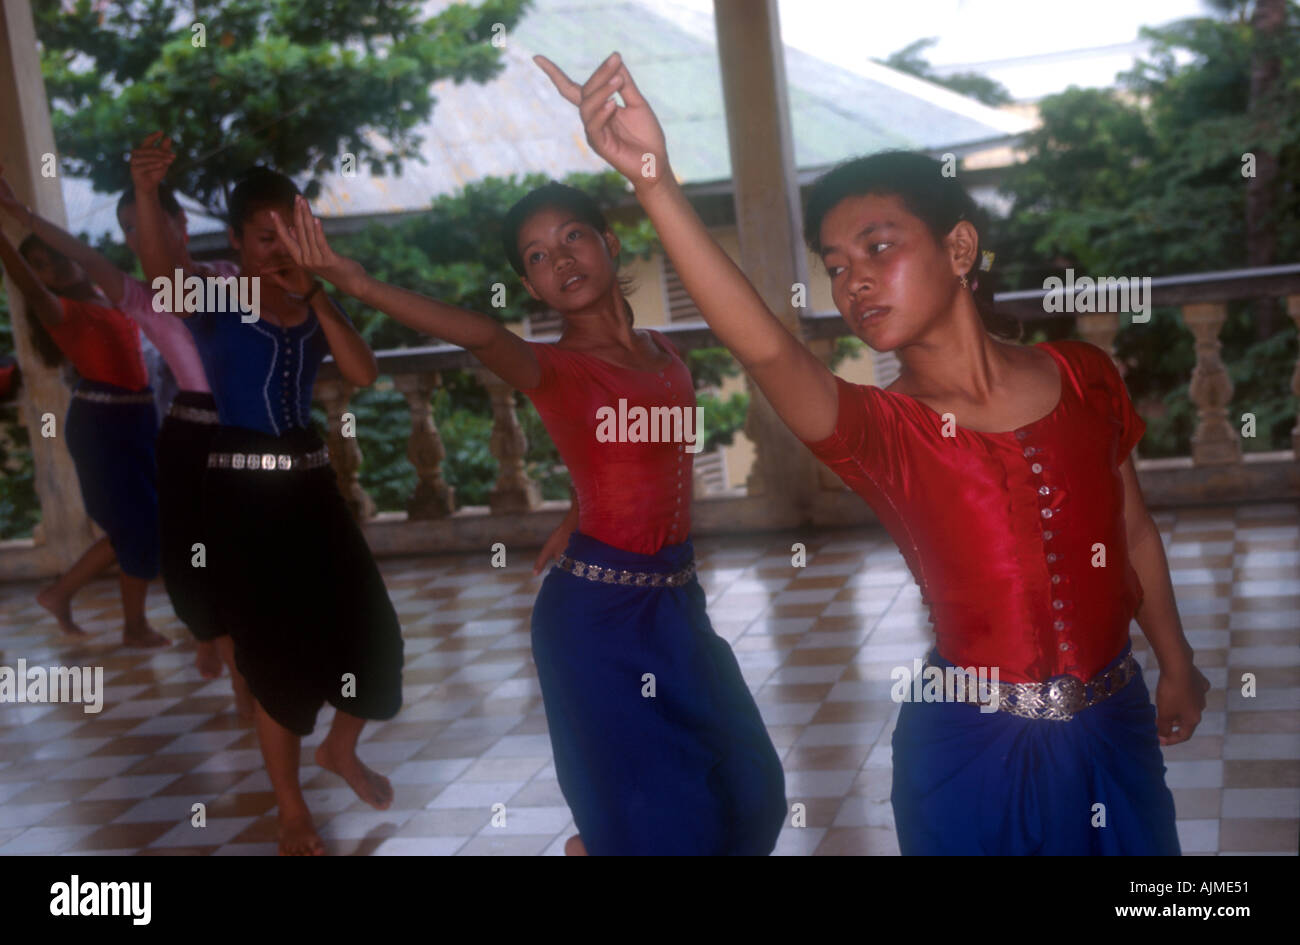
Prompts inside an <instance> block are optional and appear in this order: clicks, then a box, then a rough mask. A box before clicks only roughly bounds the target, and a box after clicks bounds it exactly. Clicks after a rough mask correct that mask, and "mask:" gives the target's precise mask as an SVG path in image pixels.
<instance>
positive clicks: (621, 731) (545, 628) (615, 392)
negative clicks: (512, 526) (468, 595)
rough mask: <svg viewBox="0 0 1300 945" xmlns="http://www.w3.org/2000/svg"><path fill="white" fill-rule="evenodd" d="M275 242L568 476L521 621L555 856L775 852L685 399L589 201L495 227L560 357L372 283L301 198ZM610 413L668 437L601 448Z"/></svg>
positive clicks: (691, 401)
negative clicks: (534, 685)
mask: <svg viewBox="0 0 1300 945" xmlns="http://www.w3.org/2000/svg"><path fill="white" fill-rule="evenodd" d="M276 226H277V231H278V232H279V235H280V239H281V241H282V242H283V243H284V244H285V246H286V247H288V250H289V252H290V254H291V255H292V257H293V260H294V262H295V263H297V264H298V265H301V266H303V267H305V268H306V269H308V270H309V271H311V272H314V273H316V274H317V275H320V276H322V277H323V278H326V279H329V280H330V282H332V283H334V284H335V285H336V286H337V287H338V288H339V289H341V290H342V291H344V292H346V293H347V294H349V295H352V296H354V297H356V298H358V299H360V300H361V301H362V302H364V303H366V304H368V305H371V306H373V307H374V308H377V309H379V310H381V311H383V312H385V313H387V314H388V315H390V316H391V317H393V318H395V319H397V320H398V321H400V322H402V323H403V324H406V325H409V326H411V327H412V328H415V329H417V330H419V331H423V332H426V333H428V334H431V335H434V336H435V337H438V338H442V339H444V340H446V341H449V342H452V343H454V344H459V345H463V346H464V347H465V348H466V349H468V350H469V351H470V352H472V353H473V354H474V356H475V357H477V358H478V359H479V360H480V361H482V362H483V364H484V365H485V366H486V367H487V368H488V369H489V370H491V371H493V372H495V373H496V374H497V375H498V376H500V377H501V378H502V379H503V380H505V381H507V382H509V383H510V384H512V385H514V386H515V387H517V388H519V389H520V390H521V391H523V392H524V393H525V394H526V395H527V396H528V397H529V398H530V399H531V400H532V401H533V403H534V404H536V406H537V409H538V412H539V413H540V414H541V416H542V420H543V422H544V423H545V424H546V427H547V430H548V431H549V432H550V434H551V436H552V438H553V439H554V440H555V443H556V446H557V447H558V449H559V451H560V455H561V456H562V457H563V459H564V462H565V465H566V466H567V467H568V469H569V472H570V474H571V475H572V477H573V483H574V490H575V492H576V496H577V503H576V504H577V516H578V529H577V530H576V531H573V530H571V529H569V528H568V523H566V526H564V527H562V528H561V533H564V532H566V531H571V534H568V535H567V545H566V546H565V549H564V553H563V554H561V555H560V556H559V560H558V562H557V566H556V567H555V568H553V569H552V570H551V571H550V572H549V574H548V575H547V577H546V580H545V582H544V583H543V585H542V589H541V591H540V593H539V594H538V597H537V603H536V605H535V606H534V608H533V616H532V646H533V658H534V661H535V662H536V664H537V674H538V680H539V683H540V686H541V690H542V698H543V700H544V702H545V705H546V720H547V727H548V729H549V731H550V737H551V747H552V752H553V754H554V757H555V769H556V776H557V779H558V780H559V784H560V789H561V791H562V792H563V794H564V798H565V800H566V801H567V802H568V804H569V807H570V808H571V809H572V811H573V818H574V822H575V823H576V824H577V826H578V831H579V835H578V836H575V837H571V838H570V839H569V842H568V843H567V844H566V846H565V850H566V852H568V853H570V854H579V855H580V854H585V853H589V854H592V855H637V854H647V855H659V854H671V855H684V854H705V855H766V854H768V853H770V852H772V849H773V847H774V846H775V845H776V840H777V836H778V834H779V833H780V831H781V826H782V823H783V821H784V819H785V814H786V805H785V777H784V774H783V773H782V771H781V762H780V758H779V756H778V755H777V753H776V749H775V747H774V746H773V745H772V740H771V738H770V737H769V736H768V734H767V730H766V728H765V727H764V725H763V719H762V717H761V715H760V714H759V712H758V707H757V706H756V705H755V703H754V700H753V697H752V696H751V695H750V694H749V690H748V688H747V687H746V685H745V680H744V677H743V676H742V674H741V672H740V667H739V665H738V664H737V662H736V658H735V656H734V655H733V654H732V652H731V648H730V646H728V644H727V642H726V641H725V640H723V639H722V638H721V637H719V636H718V635H717V633H716V632H714V630H713V627H712V626H711V624H710V622H709V618H708V614H707V613H706V611H705V599H704V591H703V589H702V588H701V587H700V583H699V581H698V579H697V578H696V576H695V564H694V551H693V546H692V544H691V541H690V499H691V462H690V457H691V455H692V451H691V449H690V447H691V445H692V444H693V443H695V442H698V440H697V439H696V438H697V437H698V435H699V433H700V431H699V430H698V428H697V427H696V426H695V425H694V418H695V413H694V407H695V396H694V385H693V384H692V383H691V375H690V371H689V370H688V369H687V367H686V365H685V363H684V362H683V361H682V359H681V357H680V356H679V355H678V353H677V351H676V349H675V348H674V347H673V345H672V344H671V342H669V341H668V339H667V338H665V337H664V336H663V335H661V334H659V333H658V332H640V331H636V330H635V329H634V328H633V326H632V318H631V310H630V308H629V307H628V304H627V300H626V299H625V298H624V297H623V294H622V292H621V291H620V288H619V284H618V280H617V273H616V270H617V257H618V252H619V244H618V238H617V237H616V236H615V235H614V233H613V232H612V231H611V230H610V228H609V226H608V225H607V224H606V222H605V220H604V217H603V215H602V214H601V212H600V209H599V208H598V207H597V206H596V205H595V202H594V201H592V199H591V198H590V197H589V196H587V195H586V194H583V193H582V192H581V191H577V190H575V189H574V188H572V187H566V186H564V185H561V184H557V183H551V184H548V185H546V186H544V187H541V188H538V189H537V190H534V191H532V192H531V193H529V194H528V195H527V196H525V197H524V198H523V199H522V200H520V201H519V203H517V204H516V205H515V206H514V207H512V208H511V210H510V212H509V213H507V214H506V219H505V221H504V225H503V227H502V231H503V232H502V237H503V248H504V249H505V252H506V256H507V258H508V259H509V260H510V263H511V266H512V267H513V268H514V269H515V271H516V272H517V273H519V275H520V277H521V278H522V280H523V283H524V286H525V287H526V288H527V290H528V292H529V293H530V294H531V295H532V296H533V297H534V298H536V299H540V300H542V301H544V302H545V303H546V304H547V305H548V306H550V307H551V308H553V309H555V310H556V311H558V312H560V313H561V314H562V315H563V316H564V324H565V327H564V334H563V335H562V336H561V338H560V340H559V341H558V342H557V343H555V344H540V343H535V342H528V341H525V340H523V339H522V338H519V337H518V336H517V335H515V334H514V333H512V332H511V331H509V330H508V329H507V328H506V327H505V326H504V325H502V324H501V323H500V322H498V321H497V320H496V319H495V318H492V317H490V316H487V315H482V314H479V313H477V312H471V311H467V310H465V309H461V308H457V307H455V306H453V305H448V304H446V303H443V302H439V301H436V300H434V299H429V298H426V297H424V296H422V295H418V294H416V293H414V292H409V291H407V290H405V289H400V288H397V287H396V286H391V285H386V284H385V283H382V282H380V281H378V280H376V279H374V278H373V277H371V276H369V275H368V274H367V273H366V272H365V271H364V269H362V267H361V266H360V265H359V264H358V263H356V262H355V261H353V260H350V259H346V258H344V257H341V256H339V255H337V254H336V253H334V252H333V250H331V249H330V247H329V245H328V243H327V241H326V240H325V235H324V232H323V230H322V228H321V225H320V222H319V221H318V220H314V219H312V217H311V215H310V213H309V211H308V208H307V204H306V201H304V200H302V199H301V198H300V199H299V200H298V202H297V207H296V214H295V220H294V230H293V232H292V233H291V232H290V231H289V229H288V228H287V227H285V226H284V225H283V223H282V221H278V220H277V224H276ZM624 406H626V407H627V409H628V414H629V415H630V414H631V413H632V411H633V410H646V411H647V412H648V413H649V415H650V416H655V417H659V418H662V417H669V418H670V420H669V425H668V428H667V429H665V428H664V426H663V425H662V423H661V424H660V426H659V427H658V429H657V431H656V432H655V433H651V431H650V430H649V429H643V430H642V431H641V433H640V434H634V433H633V431H632V429H631V428H629V430H628V435H627V437H626V441H624V439H623V438H622V437H621V436H615V437H613V438H611V437H610V436H608V435H607V434H608V433H610V432H612V431H611V430H602V426H601V424H602V416H603V415H605V412H606V411H612V410H617V409H621V408H622V407H624ZM654 411H662V412H661V413H655V412H654ZM674 411H676V412H675V413H674ZM674 418H675V419H674ZM688 422H689V423H690V424H691V427H690V429H687V423H688ZM674 423H675V424H676V425H673V424H674ZM620 432H621V431H620ZM641 434H644V435H641ZM665 434H666V435H665ZM545 556H546V552H545V551H544V552H543V557H545ZM540 563H544V562H543V561H540V560H539V564H540Z"/></svg>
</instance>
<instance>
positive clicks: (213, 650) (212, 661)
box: [194, 640, 221, 679]
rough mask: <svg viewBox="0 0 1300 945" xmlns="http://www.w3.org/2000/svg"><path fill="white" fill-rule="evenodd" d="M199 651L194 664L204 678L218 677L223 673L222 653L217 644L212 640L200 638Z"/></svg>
mask: <svg viewBox="0 0 1300 945" xmlns="http://www.w3.org/2000/svg"><path fill="white" fill-rule="evenodd" d="M197 649H198V652H197V653H196V654H195V656H194V665H195V666H196V667H197V668H198V671H199V675H200V676H202V677H203V678H204V679H216V678H217V677H218V676H220V675H221V654H220V653H218V652H217V644H216V643H215V642H213V641H212V640H200V641H199V643H198V647H197Z"/></svg>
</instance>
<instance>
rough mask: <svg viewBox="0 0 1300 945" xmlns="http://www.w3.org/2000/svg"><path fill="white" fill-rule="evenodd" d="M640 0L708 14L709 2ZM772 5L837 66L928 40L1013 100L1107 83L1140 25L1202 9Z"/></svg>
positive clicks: (1009, 1)
mask: <svg viewBox="0 0 1300 945" xmlns="http://www.w3.org/2000/svg"><path fill="white" fill-rule="evenodd" d="M643 2H646V3H647V5H650V6H654V7H657V8H662V9H663V10H664V11H665V12H666V13H668V12H670V11H671V10H672V9H673V8H674V7H680V8H684V9H686V10H691V11H694V12H696V13H706V14H708V15H710V16H711V15H712V13H713V0H643ZM779 9H780V16H781V33H782V36H783V37H784V39H785V41H786V42H787V43H788V44H789V45H791V46H794V47H795V48H797V49H800V50H802V51H804V52H807V53H810V54H812V55H816V56H818V57H819V58H821V59H824V60H827V61H829V62H833V63H835V64H836V65H838V66H841V67H842V68H846V69H853V67H854V66H855V65H856V64H857V63H860V62H862V61H863V60H865V59H884V58H885V57H887V56H888V55H889V54H890V53H893V52H897V51H898V50H900V49H902V48H903V47H904V46H906V45H908V44H909V43H911V42H913V41H915V40H917V39H923V38H928V37H936V38H937V39H938V42H937V43H935V45H933V46H931V47H929V48H928V49H927V50H926V51H925V53H924V55H925V56H926V58H927V59H928V60H929V61H930V63H931V65H933V66H935V67H936V71H938V72H940V73H941V74H942V73H943V72H945V71H973V72H981V73H983V74H985V75H988V76H989V77H990V78H993V79H996V80H997V81H999V82H1001V83H1002V84H1003V85H1005V86H1006V87H1007V88H1008V90H1009V91H1010V92H1011V94H1012V96H1013V97H1014V98H1015V99H1017V100H1020V101H1032V100H1035V99H1038V98H1041V97H1043V96H1044V95H1050V94H1053V93H1055V92H1059V91H1061V90H1063V89H1065V88H1066V87H1067V86H1069V85H1071V84H1073V85H1080V86H1105V85H1110V84H1112V83H1113V81H1114V77H1115V74H1116V73H1117V72H1120V71H1124V70H1126V69H1128V68H1130V66H1131V65H1132V62H1133V59H1134V57H1135V55H1137V54H1138V53H1140V52H1141V51H1142V49H1143V47H1144V44H1143V43H1140V42H1139V41H1138V30H1139V29H1140V28H1141V27H1142V26H1159V25H1162V24H1165V23H1168V22H1170V21H1172V20H1178V19H1182V18H1184V17H1189V16H1206V15H1208V8H1207V7H1206V5H1205V4H1204V3H1203V2H1202V0H1087V2H1086V3H1072V2H1066V0H904V2H896V0H779ZM1085 12H1086V15H1084V14H1085ZM1062 54H1067V55H1065V56H1062ZM944 67H949V68H947V69H945V68H944Z"/></svg>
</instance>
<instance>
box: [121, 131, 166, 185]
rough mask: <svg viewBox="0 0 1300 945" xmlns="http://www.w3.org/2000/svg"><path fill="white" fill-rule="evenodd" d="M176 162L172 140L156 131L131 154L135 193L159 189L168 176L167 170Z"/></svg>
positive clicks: (132, 181)
mask: <svg viewBox="0 0 1300 945" xmlns="http://www.w3.org/2000/svg"><path fill="white" fill-rule="evenodd" d="M175 160H176V153H175V152H174V151H172V139H171V138H164V137H163V133H162V132H161V131H155V132H154V133H153V134H151V135H149V137H147V138H145V139H144V141H142V142H141V143H140V147H138V148H136V149H135V150H134V151H132V152H131V183H132V184H134V185H135V192H136V193H137V194H140V193H149V192H152V191H155V190H157V189H158V185H159V184H161V183H162V182H163V178H164V177H166V176H167V168H169V167H171V164H172V162H173V161H175Z"/></svg>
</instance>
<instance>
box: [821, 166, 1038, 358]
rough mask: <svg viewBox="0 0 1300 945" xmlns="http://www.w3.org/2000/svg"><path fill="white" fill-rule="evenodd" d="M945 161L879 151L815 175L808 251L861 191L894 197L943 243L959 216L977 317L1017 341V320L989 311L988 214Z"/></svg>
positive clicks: (1000, 334)
mask: <svg viewBox="0 0 1300 945" xmlns="http://www.w3.org/2000/svg"><path fill="white" fill-rule="evenodd" d="M943 170H944V165H943V164H942V163H940V162H939V161H937V160H935V159H934V158H932V157H929V156H927V155H925V154H921V153H919V152H917V151H882V152H880V153H878V154H869V155H867V156H865V157H860V158H854V159H853V160H851V161H846V162H844V163H843V164H840V165H839V166H838V167H835V168H833V169H832V170H830V171H828V172H827V173H825V174H823V175H822V176H821V177H819V178H818V179H817V180H816V182H815V183H814V184H813V185H812V188H811V189H810V190H809V192H808V201H807V207H806V208H805V210H804V239H805V240H806V241H807V243H808V246H809V247H810V248H811V249H812V251H813V252H815V253H817V254H818V255H820V254H821V250H822V246H821V226H822V221H823V220H824V219H826V215H827V214H828V213H830V212H831V210H833V209H834V208H835V207H836V206H837V205H838V204H839V203H840V201H842V200H845V199H847V198H849V197H858V196H862V195H864V194H882V195H892V196H895V197H898V199H899V200H901V201H902V202H903V205H904V206H905V207H907V210H908V212H909V213H911V214H912V215H913V216H915V217H917V218H919V219H920V220H921V221H922V222H923V223H925V225H926V228H927V229H929V231H930V233H931V235H932V236H933V237H934V238H935V240H936V241H940V242H941V241H942V240H943V239H944V237H946V236H947V235H948V234H949V233H950V232H952V228H953V227H954V226H956V225H957V224H958V223H959V222H961V221H962V220H966V221H967V222H969V223H970V224H971V226H973V227H974V228H975V231H976V233H977V234H978V243H977V245H976V247H975V261H974V263H972V265H971V268H970V270H969V271H968V272H967V273H966V280H967V282H968V284H969V286H970V289H971V294H972V295H973V297H974V300H975V308H976V309H977V310H978V311H979V315H980V320H981V321H982V322H983V323H984V328H985V330H987V331H988V332H989V333H990V334H993V335H997V336H998V337H1001V338H1007V339H1012V340H1016V339H1018V338H1019V337H1020V336H1021V334H1022V331H1021V326H1020V323H1019V322H1017V321H1016V320H1015V319H1013V318H1008V317H1006V316H1004V315H999V314H997V313H996V312H995V311H994V310H993V291H994V283H995V277H994V275H993V270H992V269H991V268H983V267H987V266H989V265H990V264H991V263H992V261H993V253H991V252H988V247H987V246H985V244H984V237H985V236H986V235H987V234H988V233H989V218H988V214H987V213H985V212H984V209H983V208H982V207H981V206H980V205H979V204H977V203H976V202H975V200H974V198H972V197H971V195H970V194H969V193H968V192H967V191H966V188H965V187H964V186H962V185H961V184H960V183H959V182H958V181H957V178H956V177H950V176H947V175H945V174H944V173H943Z"/></svg>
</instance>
